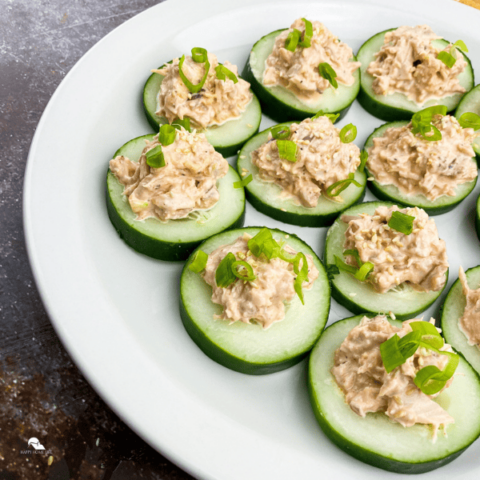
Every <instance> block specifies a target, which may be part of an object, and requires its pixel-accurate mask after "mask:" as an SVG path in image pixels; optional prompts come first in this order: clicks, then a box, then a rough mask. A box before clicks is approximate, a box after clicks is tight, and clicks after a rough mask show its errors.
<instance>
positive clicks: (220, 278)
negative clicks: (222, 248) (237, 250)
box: [215, 252, 237, 288]
mask: <svg viewBox="0 0 480 480" xmlns="http://www.w3.org/2000/svg"><path fill="white" fill-rule="evenodd" d="M236 261H237V259H236V258H235V255H234V254H233V253H232V252H228V253H227V255H225V257H223V259H222V261H221V262H220V263H219V264H218V267H217V270H216V271H215V283H216V284H217V287H221V288H226V287H228V286H230V285H231V284H232V283H233V282H235V280H236V279H237V277H236V275H234V273H233V269H232V266H233V264H234V263H235V262H236Z"/></svg>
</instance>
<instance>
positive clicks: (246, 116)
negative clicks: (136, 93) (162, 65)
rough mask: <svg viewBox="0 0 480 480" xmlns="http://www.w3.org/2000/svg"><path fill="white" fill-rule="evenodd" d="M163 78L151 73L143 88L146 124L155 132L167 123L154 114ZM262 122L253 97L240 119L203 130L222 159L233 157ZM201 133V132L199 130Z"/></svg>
mask: <svg viewBox="0 0 480 480" xmlns="http://www.w3.org/2000/svg"><path fill="white" fill-rule="evenodd" d="M162 81H163V76H162V75H159V74H158V73H152V75H150V76H149V77H148V80H147V81H146V83H145V86H144V87H143V109H144V110H145V115H146V116H147V120H148V123H149V124H150V125H151V126H152V128H153V129H154V130H155V131H158V128H159V125H161V124H164V123H167V119H166V118H165V117H160V116H158V115H156V114H155V112H156V111H157V97H158V92H159V91H160V85H161V84H162ZM261 120H262V110H261V108H260V103H259V101H258V99H257V97H256V96H255V94H254V95H253V98H252V101H251V102H250V103H249V104H248V105H247V109H246V110H245V111H244V112H243V113H242V115H241V116H240V118H237V119H235V120H229V121H227V122H225V123H223V124H222V125H213V126H211V127H208V128H206V129H205V130H203V133H205V136H206V137H207V140H208V141H209V142H210V144H211V145H212V146H213V148H214V149H215V150H216V151H217V152H219V153H221V154H222V155H223V156H224V157H230V156H232V155H235V154H236V153H237V152H238V150H240V148H241V147H242V145H243V144H244V143H245V142H246V141H247V140H248V139H249V138H250V137H253V135H255V134H256V133H257V132H258V129H259V127H260V122H261ZM200 131H202V130H200Z"/></svg>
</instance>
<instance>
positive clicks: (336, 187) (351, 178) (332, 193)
mask: <svg viewBox="0 0 480 480" xmlns="http://www.w3.org/2000/svg"><path fill="white" fill-rule="evenodd" d="M351 183H353V184H354V185H355V186H356V187H361V185H360V184H359V183H358V182H357V181H356V180H355V174H353V173H350V174H349V175H348V178H346V179H345V180H339V181H338V182H335V183H333V184H332V185H330V186H329V187H328V188H327V190H326V192H325V193H326V194H327V196H329V197H336V196H338V195H340V194H341V193H342V192H343V191H344V190H345V189H346V188H347V187H349V186H350V184H351Z"/></svg>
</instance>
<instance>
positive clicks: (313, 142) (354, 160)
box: [252, 117, 360, 207]
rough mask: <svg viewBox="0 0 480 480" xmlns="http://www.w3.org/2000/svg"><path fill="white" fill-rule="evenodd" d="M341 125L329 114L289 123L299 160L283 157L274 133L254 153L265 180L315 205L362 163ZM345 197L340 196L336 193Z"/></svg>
mask: <svg viewBox="0 0 480 480" xmlns="http://www.w3.org/2000/svg"><path fill="white" fill-rule="evenodd" d="M339 132H340V129H338V128H335V127H334V125H333V124H332V122H331V121H330V120H329V119H328V118H326V117H318V118H316V119H315V120H312V119H310V118H307V119H305V120H303V121H302V122H301V123H293V124H292V125H290V136H289V138H288V139H289V140H291V141H293V142H295V143H296V144H297V161H296V162H290V161H288V160H284V159H281V158H280V156H279V153H278V147H277V141H276V140H274V139H273V137H272V134H271V133H270V134H269V136H268V141H267V142H266V143H264V144H263V145H262V146H261V147H259V148H258V149H257V150H255V151H254V152H253V153H252V163H253V164H254V165H255V166H257V167H258V170H259V175H260V177H261V178H262V180H265V181H267V182H274V183H276V184H277V185H278V186H280V187H281V188H282V189H283V191H284V193H285V194H286V195H287V196H290V197H293V199H294V200H295V201H298V202H299V203H301V204H302V205H303V206H304V207H315V206H316V205H317V203H318V199H319V198H320V196H321V195H322V193H323V194H324V193H325V191H326V189H327V188H328V187H329V186H330V185H333V184H334V183H335V182H338V181H339V180H345V179H346V178H347V177H348V174H349V173H353V172H355V170H356V169H357V168H358V166H359V165H360V149H359V148H358V147H357V146H356V145H355V144H353V143H342V141H341V140H340V136H339ZM334 199H335V200H336V201H342V200H341V197H338V196H337V197H334Z"/></svg>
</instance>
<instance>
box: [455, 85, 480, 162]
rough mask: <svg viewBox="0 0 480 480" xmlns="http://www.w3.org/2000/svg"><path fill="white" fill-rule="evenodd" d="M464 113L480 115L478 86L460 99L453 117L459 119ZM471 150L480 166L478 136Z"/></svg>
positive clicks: (479, 138) (479, 90) (479, 87)
mask: <svg viewBox="0 0 480 480" xmlns="http://www.w3.org/2000/svg"><path fill="white" fill-rule="evenodd" d="M465 112H472V113H476V114H477V115H480V85H477V86H476V87H474V88H472V89H471V90H470V91H469V92H467V93H466V94H465V95H464V96H463V97H462V99H461V100H460V103H459V104H458V107H457V110H456V111H455V116H456V117H457V119H459V118H460V117H461V116H462V115H463V114H464V113H465ZM477 132H479V130H477ZM473 149H474V150H475V153H476V155H477V162H478V163H479V165H480V135H479V136H478V137H477V138H476V139H475V140H474V141H473Z"/></svg>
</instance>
